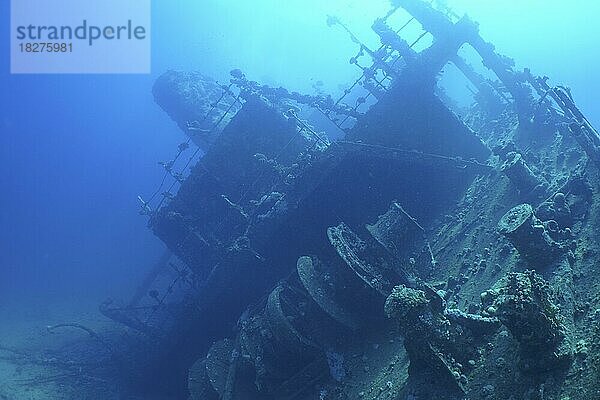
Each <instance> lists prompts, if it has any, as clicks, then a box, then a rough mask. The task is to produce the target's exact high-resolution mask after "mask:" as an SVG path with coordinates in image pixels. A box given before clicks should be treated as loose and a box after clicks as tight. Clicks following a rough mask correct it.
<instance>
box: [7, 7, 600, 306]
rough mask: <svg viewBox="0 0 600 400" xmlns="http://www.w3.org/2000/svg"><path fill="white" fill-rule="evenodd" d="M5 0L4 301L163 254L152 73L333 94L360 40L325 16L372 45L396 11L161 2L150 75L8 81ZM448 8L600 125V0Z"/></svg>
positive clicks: (172, 143)
mask: <svg viewBox="0 0 600 400" xmlns="http://www.w3.org/2000/svg"><path fill="white" fill-rule="evenodd" d="M8 3H9V2H8V1H3V2H1V3H0V15H1V18H2V23H1V24H0V26H1V28H0V32H1V35H2V38H3V40H2V41H1V42H0V54H2V55H3V56H2V57H0V182H1V183H2V189H3V191H2V193H1V196H0V243H1V245H0V306H2V304H9V303H10V304H15V302H19V301H21V302H26V301H28V302H34V303H36V302H37V303H39V304H49V303H51V302H53V301H57V300H60V299H61V298H77V299H80V300H81V301H89V302H90V303H94V302H96V301H99V300H100V299H102V298H104V297H107V296H116V297H127V295H128V293H130V291H131V290H133V288H134V287H135V284H136V282H138V281H139V280H140V279H141V277H142V276H143V275H144V272H145V271H147V270H148V269H149V268H150V266H151V265H152V263H153V262H154V261H155V260H156V259H157V258H158V257H159V255H160V254H161V252H162V251H163V246H162V244H161V243H160V242H159V241H158V239H156V238H155V237H154V236H153V235H152V233H151V232H150V231H149V229H148V228H147V227H146V222H147V221H146V220H145V217H142V216H140V215H138V207H139V204H138V201H137V196H138V195H139V194H141V195H147V194H149V193H151V192H152V191H153V190H154V189H155V187H156V186H157V185H158V182H159V181H160V178H161V170H160V167H159V166H158V165H157V162H158V161H161V160H166V159H169V158H170V157H171V156H172V155H173V153H174V151H175V148H176V146H177V144H178V143H180V142H181V141H182V140H183V139H184V135H183V134H182V133H181V132H180V131H179V130H178V128H177V127H176V125H175V123H173V122H172V121H171V120H170V119H169V118H168V116H167V115H166V114H164V113H163V112H162V111H161V110H160V108H159V107H158V106H157V105H155V103H154V102H153V99H152V94H151V87H152V84H153V81H154V79H156V77H157V76H158V75H160V74H161V73H162V72H164V71H165V70H167V69H169V68H177V69H186V70H194V69H195V70H199V71H201V72H203V73H205V74H208V75H211V76H213V77H215V78H218V79H226V77H227V74H228V71H229V70H231V69H233V68H241V69H242V70H244V71H245V72H246V73H247V75H248V76H249V77H250V78H252V79H256V80H259V81H261V82H264V83H268V84H272V85H285V86H287V87H288V88H290V89H293V90H299V91H304V92H312V91H313V90H314V89H313V86H314V84H315V82H316V81H323V82H324V86H323V90H324V91H325V92H330V93H332V94H336V93H339V91H340V88H341V87H342V86H343V85H345V84H347V83H348V82H350V81H351V80H352V78H353V77H354V76H355V75H356V73H357V71H356V70H354V69H353V68H352V67H351V66H350V65H349V64H348V59H349V57H351V56H352V55H354V53H355V52H356V47H355V46H354V45H353V44H352V43H351V42H350V41H349V40H348V38H347V36H346V35H345V33H343V32H341V31H339V30H335V29H331V28H328V27H327V26H326V24H325V19H326V15H327V14H335V15H338V16H339V17H340V18H342V19H343V20H344V21H345V22H346V23H347V24H348V25H349V26H350V27H351V28H352V29H353V30H354V31H355V33H356V34H357V36H359V37H361V38H362V39H364V40H365V41H366V42H367V43H373V40H374V35H373V33H372V32H370V25H371V23H372V21H373V20H374V19H375V18H376V17H378V16H380V15H382V14H383V13H384V12H385V10H387V7H388V4H387V2H386V1H383V0H381V1H375V0H364V1H343V0H335V1H327V2H323V1H317V0H313V1H298V0H288V1H285V2H282V1H277V0H257V1H255V2H250V1H241V0H222V1H219V0H202V1H198V0H182V1H178V2H176V3H175V2H167V1H158V0H157V1H154V2H153V26H152V29H153V45H152V54H153V59H152V71H153V72H152V74H151V75H10V74H9V60H8V57H7V55H8V39H7V38H8V35H9V31H8V29H9V24H8V16H9V5H8ZM323 3H326V4H323ZM448 3H449V5H451V6H453V5H454V6H456V9H457V11H467V12H469V14H470V15H472V16H473V18H474V19H476V20H478V21H479V22H480V24H481V31H482V34H483V36H484V37H485V38H486V39H488V40H490V41H492V42H494V43H496V44H497V48H498V49H499V51H500V52H502V53H505V54H507V55H510V56H512V57H514V58H515V59H516V61H517V65H518V66H520V67H523V66H529V67H531V68H532V70H533V71H534V72H535V73H538V74H547V75H549V76H551V77H552V78H553V79H554V81H555V82H563V83H567V84H568V85H570V86H571V87H572V90H573V95H574V97H575V99H576V100H577V101H578V104H579V105H580V106H581V108H582V109H583V110H584V111H585V112H587V114H588V116H589V118H590V120H591V121H592V122H593V123H595V124H596V125H600V110H599V109H598V108H597V105H596V103H595V102H594V96H595V95H596V94H597V93H598V92H599V91H600V78H599V77H598V76H597V75H596V71H597V67H596V66H597V65H598V62H600V52H598V50H597V38H598V37H600V27H599V26H598V24H597V21H596V20H595V19H594V17H595V16H597V15H598V11H600V3H597V2H590V1H585V0H577V1H542V0H531V1H527V2H516V1H510V2H507V1H505V0H489V1H485V2H483V1H479V0H456V1H454V2H452V1H449V2H448ZM507 3H509V4H507Z"/></svg>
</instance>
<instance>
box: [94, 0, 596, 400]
mask: <svg viewBox="0 0 600 400" xmlns="http://www.w3.org/2000/svg"><path fill="white" fill-rule="evenodd" d="M399 16H406V17H407V19H406V20H402V18H399ZM398 21H400V22H398ZM327 22H328V24H329V25H330V26H332V27H339V28H341V29H344V30H346V31H347V32H348V34H349V35H350V39H351V40H353V41H354V42H355V43H356V44H357V46H358V51H357V53H356V54H354V55H352V56H351V58H350V63H351V64H353V65H354V66H356V68H358V69H359V70H360V72H361V75H360V77H359V78H358V79H357V80H356V81H355V82H351V83H349V85H348V88H347V90H345V91H344V93H343V95H342V96H341V97H340V98H337V99H334V98H332V97H330V96H326V95H307V94H301V93H296V92H290V91H288V90H286V89H285V88H273V87H269V86H266V85H262V84H260V83H258V82H255V81H252V80H250V79H248V78H247V77H246V76H245V75H244V73H243V72H242V71H240V70H234V71H232V72H231V80H230V82H228V83H227V84H219V83H217V82H215V81H212V80H211V79H210V78H207V77H205V76H204V75H202V74H201V73H192V72H175V71H170V72H167V73H165V74H164V75H163V76H161V77H160V78H159V79H158V81H157V82H156V85H155V87H154V95H155V98H156V101H157V103H158V104H159V105H160V106H161V107H162V108H163V109H164V110H165V111H166V112H167V113H168V114H169V115H170V116H171V117H172V118H173V120H174V121H175V122H176V123H177V124H178V125H179V127H181V129H183V130H184V131H185V133H186V134H187V135H188V137H189V140H188V141H187V142H184V143H182V144H181V145H180V146H179V148H178V149H177V152H176V154H175V157H173V158H172V159H171V160H169V161H165V162H163V163H162V166H163V168H164V175H165V179H163V185H162V186H161V187H160V188H158V190H157V191H156V193H154V194H153V195H152V196H151V197H149V198H143V197H140V200H141V201H142V207H141V212H142V214H144V215H146V216H147V218H148V220H149V226H150V228H151V229H152V231H153V232H154V233H155V234H156V236H158V237H159V238H160V239H161V240H162V241H163V242H164V243H165V244H166V246H167V247H168V250H169V251H168V252H167V253H165V255H164V257H163V258H162V259H161V260H160V261H159V262H158V263H157V265H156V267H155V268H154V269H153V270H152V272H151V273H150V274H149V275H148V278H147V279H146V280H145V281H144V282H143V283H141V284H140V287H139V290H138V291H137V292H136V293H135V294H134V296H132V299H130V300H129V301H127V302H115V301H107V302H106V303H104V304H103V305H102V306H101V311H102V313H103V314H104V315H106V316H108V317H110V318H111V319H113V320H115V321H117V322H118V323H119V324H122V325H124V326H125V327H126V329H127V330H128V331H129V332H130V334H129V336H128V340H129V341H130V344H129V345H128V347H127V348H128V351H127V357H120V358H119V366H120V371H122V372H121V374H120V375H121V376H122V379H123V381H124V382H126V383H124V384H123V386H124V387H126V390H129V391H130V392H131V393H145V394H146V397H144V398H154V397H151V396H158V398H182V399H185V398H188V399H190V400H208V399H225V400H236V399H241V400H252V399H263V400H264V399H274V400H275V399H276V400H301V399H322V400H325V399H373V400H374V399H434V398H435V399H463V398H464V399H466V398H469V399H509V398H515V399H565V398H570V399H584V398H585V399H592V398H597V397H596V396H598V390H600V388H599V387H598V382H599V380H598V371H599V370H600V362H599V361H598V359H597V358H591V357H588V355H587V354H588V353H587V352H588V347H590V346H597V343H598V340H597V339H598V337H600V328H599V326H600V325H599V324H598V321H599V316H598V315H599V312H598V311H597V310H596V312H594V310H595V309H597V308H598V307H600V304H599V303H600V297H599V296H598V295H597V290H596V292H594V290H592V289H593V288H594V287H596V288H597V285H598V283H599V282H598V277H597V274H594V263H595V262H597V258H598V257H599V256H598V254H599V253H598V249H597V243H598V229H597V226H596V222H597V221H598V219H597V218H598V215H597V214H598V211H599V207H598V205H599V203H598V194H597V193H598V185H597V182H598V166H600V151H599V146H600V136H599V135H598V132H597V131H596V130H595V129H594V128H593V126H592V125H591V123H590V122H589V120H588V119H587V118H586V117H585V115H584V114H583V113H582V112H581V111H580V110H579V108H578V107H577V106H576V104H575V102H574V100H573V98H572V96H571V94H570V91H569V90H568V88H566V87H564V86H551V84H550V80H549V79H548V78H547V77H539V76H536V75H534V73H533V72H531V71H529V70H522V71H520V70H516V69H515V67H514V63H513V62H512V60H510V59H509V58H508V57H505V56H502V55H500V54H498V53H497V52H496V51H495V49H494V46H493V45H492V44H491V43H489V42H487V41H486V40H485V39H484V38H482V37H481V35H480V34H479V30H478V25H477V24H476V23H475V22H474V21H472V20H471V19H469V18H468V17H467V16H462V17H461V16H458V15H456V14H454V13H453V12H452V11H451V10H449V9H446V8H443V7H437V8H436V7H434V6H431V5H429V4H428V3H426V2H424V1H421V0H394V1H393V8H392V9H391V10H390V12H389V13H388V14H387V15H385V16H382V18H380V19H378V20H377V21H375V22H374V24H373V30H374V31H375V32H376V33H377V34H378V35H379V37H380V41H381V45H380V47H379V48H369V47H367V46H366V45H365V44H363V43H361V42H360V40H359V38H357V37H356V36H354V35H353V34H352V33H351V30H350V29H349V27H347V26H346V25H344V23H343V22H342V21H340V20H338V19H337V18H335V17H330V18H329V19H328V21H327ZM409 26H413V27H414V26H418V27H419V29H420V30H421V34H420V35H418V36H417V38H416V39H412V40H407V39H406V38H404V37H403V32H404V30H405V29H407V27H409ZM426 41H429V42H428V43H429V44H428V45H427V46H423V43H424V42H426ZM419 44H420V45H419ZM465 49H468V50H469V51H470V54H471V55H475V56H476V57H478V59H479V61H480V64H481V65H479V68H476V66H474V65H473V61H472V59H467V58H466V57H464V56H463V55H462V54H463V52H464V50H465ZM447 68H454V69H456V70H457V71H460V73H461V74H462V76H463V78H464V79H465V82H466V83H468V84H469V87H470V88H472V91H473V98H474V100H475V101H474V102H473V104H471V105H468V106H460V105H457V103H456V102H455V101H453V99H452V96H451V94H450V93H448V92H447V91H446V90H445V88H444V86H443V83H442V79H441V77H442V76H443V73H444V70H445V69H447ZM321 126H327V127H328V129H333V130H335V131H336V132H335V135H330V134H328V133H330V132H327V131H326V130H323V129H321V128H319V127H321ZM332 136H335V137H338V138H339V137H341V138H339V139H336V140H332V139H331V137H332ZM583 277H585V279H582V278H583ZM594 321H595V322H594ZM132 371H133V372H132ZM500 377H502V378H501V379H500ZM432 382H435V385H432V384H431V383H432Z"/></svg>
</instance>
